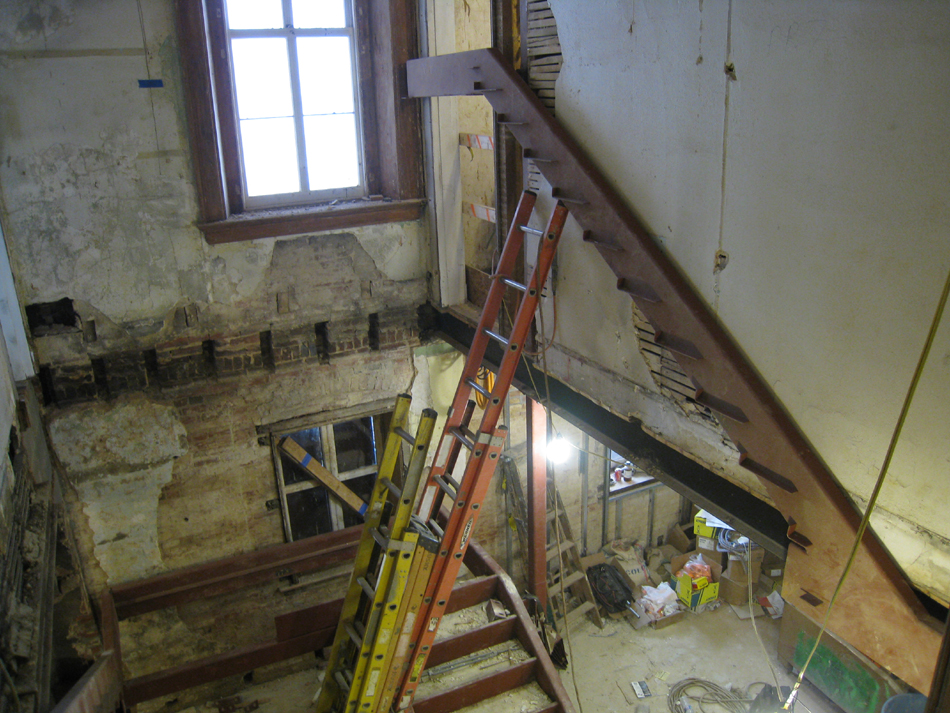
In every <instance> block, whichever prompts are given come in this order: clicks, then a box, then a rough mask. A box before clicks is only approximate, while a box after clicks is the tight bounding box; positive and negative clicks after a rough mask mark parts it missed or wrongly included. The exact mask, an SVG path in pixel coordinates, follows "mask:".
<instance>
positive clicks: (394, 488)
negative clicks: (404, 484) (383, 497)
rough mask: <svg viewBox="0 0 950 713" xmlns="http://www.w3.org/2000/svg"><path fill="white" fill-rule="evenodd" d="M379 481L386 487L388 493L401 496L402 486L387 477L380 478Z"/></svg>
mask: <svg viewBox="0 0 950 713" xmlns="http://www.w3.org/2000/svg"><path fill="white" fill-rule="evenodd" d="M380 482H381V483H382V484H383V485H384V486H386V489H387V490H388V491H389V492H390V493H392V494H393V495H394V496H396V497H397V498H401V497H402V488H400V487H399V486H398V485H396V484H395V483H394V482H393V481H391V480H390V479H389V478H383V479H382V480H380Z"/></svg>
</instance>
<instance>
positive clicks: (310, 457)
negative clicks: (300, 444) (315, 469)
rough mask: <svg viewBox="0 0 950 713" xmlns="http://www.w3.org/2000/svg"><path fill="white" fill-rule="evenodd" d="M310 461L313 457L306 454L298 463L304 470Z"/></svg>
mask: <svg viewBox="0 0 950 713" xmlns="http://www.w3.org/2000/svg"><path fill="white" fill-rule="evenodd" d="M312 460H313V456H312V455H310V454H309V453H308V454H307V455H305V456H304V457H303V460H302V461H300V465H302V466H303V467H304V468H306V467H307V463H309V462H310V461H312Z"/></svg>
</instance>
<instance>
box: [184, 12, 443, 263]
mask: <svg viewBox="0 0 950 713" xmlns="http://www.w3.org/2000/svg"><path fill="white" fill-rule="evenodd" d="M352 11H353V27H354V32H355V34H356V48H357V56H358V62H357V66H358V72H359V77H358V86H359V92H358V94H359V96H358V103H359V105H360V109H361V111H360V121H361V123H362V126H363V160H364V164H363V168H364V176H365V190H366V193H367V196H366V197H364V198H363V199H357V200H353V201H344V200H331V201H330V202H322V203H317V204H309V205H288V206H284V207H279V208H276V207H274V208H261V209H253V210H252V209H248V208H247V207H246V206H245V205H244V198H243V176H242V170H243V169H242V167H241V160H240V147H239V134H238V126H237V113H236V111H235V97H234V88H233V80H232V70H231V65H230V61H229V57H230V52H229V51H228V30H227V28H226V27H225V16H226V13H225V11H224V0H177V2H176V13H177V24H178V37H179V48H180V53H181V63H182V75H183V83H184V94H185V110H186V116H187V121H188V127H189V135H190V143H191V151H192V163H193V166H194V171H195V179H196V188H197V194H198V195H197V197H198V207H199V220H198V227H199V229H201V231H202V232H203V233H204V236H205V239H206V240H207V242H209V243H211V244H219V243H227V242H236V241H242V240H254V239H258V238H266V237H280V236H286V235H299V234H303V233H311V232H319V231H324V230H337V229H341V228H352V227H358V226H362V225H375V224H380V223H390V222H402V221H411V220H418V219H419V218H421V217H422V214H423V211H424V208H425V199H424V196H425V188H424V170H423V169H424V167H423V160H422V155H423V150H422V132H421V117H420V110H419V106H418V103H417V102H415V101H414V100H410V99H407V98H405V97H406V94H407V92H406V87H405V63H406V61H407V60H409V59H411V58H413V57H416V56H418V49H417V48H418V30H417V20H416V12H415V5H414V3H413V2H411V0H352Z"/></svg>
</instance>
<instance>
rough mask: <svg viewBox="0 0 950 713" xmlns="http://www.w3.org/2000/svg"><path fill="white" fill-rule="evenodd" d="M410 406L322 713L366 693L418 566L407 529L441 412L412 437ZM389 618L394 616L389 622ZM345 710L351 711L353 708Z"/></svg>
mask: <svg viewBox="0 0 950 713" xmlns="http://www.w3.org/2000/svg"><path fill="white" fill-rule="evenodd" d="M409 406H410V397H409V396H407V395H405V394H403V395H401V396H400V397H399V398H398V399H397V402H396V409H395V411H394V414H393V419H392V421H391V422H390V428H389V433H388V436H387V439H386V447H385V449H384V452H383V458H382V460H381V461H380V463H381V465H380V470H379V474H378V475H377V477H376V484H375V485H374V486H373V494H372V497H371V498H370V503H369V506H368V509H367V512H366V517H365V519H364V527H363V534H362V536H361V538H360V544H359V547H358V549H357V556H356V560H355V562H354V569H353V573H352V575H351V578H350V584H349V587H348V588H347V594H346V597H345V598H344V603H343V610H342V612H341V615H340V623H339V625H338V626H337V631H336V634H335V636H334V640H333V644H332V647H331V651H330V656H329V660H328V662H327V674H326V676H325V678H324V683H323V686H322V687H321V689H320V691H319V692H318V694H317V696H316V697H315V702H316V710H317V712H318V713H328V712H329V711H330V710H332V709H333V708H334V706H336V705H338V704H339V703H341V702H342V700H343V699H344V694H345V701H346V703H347V704H348V703H349V702H351V701H352V700H353V699H354V698H355V697H356V696H357V695H358V694H359V693H360V692H361V690H362V684H363V680H364V675H365V672H366V668H367V666H366V664H367V663H368V658H369V657H368V656H364V655H363V654H364V653H367V652H372V651H373V650H374V647H376V645H377V642H376V637H377V634H378V631H379V630H380V627H381V626H384V625H387V624H389V623H390V620H391V618H392V616H393V611H392V610H391V609H390V605H391V604H392V601H393V599H394V598H396V599H397V611H398V597H400V596H401V595H402V592H403V590H404V586H398V582H399V581H400V580H405V578H406V576H408V571H409V568H410V567H411V564H412V552H413V550H414V546H415V542H416V538H417V537H418V536H417V535H412V533H408V534H407V532H406V530H407V526H408V525H409V523H410V518H411V516H412V510H413V506H414V505H415V498H416V494H417V492H418V489H419V484H420V483H421V481H422V474H423V471H424V469H425V460H426V456H427V454H428V449H429V444H430V443H431V440H432V434H433V431H434V430H435V422H436V418H437V416H438V414H437V413H436V412H435V411H434V410H433V409H424V410H423V411H422V414H421V416H420V419H419V426H418V428H417V432H416V436H415V438H412V437H410V438H408V439H407V438H406V435H407V434H406V431H405V427H406V425H407V423H408V416H409ZM403 441H406V442H407V443H410V444H411V446H412V454H411V455H410V458H409V463H408V465H407V466H406V468H405V473H404V477H403V478H402V481H403V482H402V487H401V488H398V487H395V486H394V482H395V477H394V476H395V472H396V468H397V466H398V464H399V461H400V455H401V452H402V443H403ZM396 492H398V493H399V496H398V498H396V500H395V506H394V507H393V508H392V510H391V512H390V513H389V522H388V525H389V527H388V528H384V527H383V523H382V519H383V515H384V514H385V513H386V504H387V502H388V501H389V498H390V496H395V494H396ZM406 554H408V555H409V557H408V558H406V557H405V556H404V555H406ZM370 569H373V570H374V572H373V573H372V574H373V575H375V576H374V577H373V578H374V581H373V583H372V585H370V584H369V577H370V574H371V572H370ZM394 587H395V589H394ZM383 614H386V615H387V616H388V617H389V618H388V619H385V620H384V619H383V616H382V615H383ZM363 619H365V621H363ZM357 623H359V624H360V625H361V626H363V632H362V635H361V640H360V643H359V644H357V642H356V641H355V640H353V639H352V638H351V630H355V629H358V627H356V626H355V625H356V624H357ZM344 659H347V660H346V661H344ZM351 667H352V668H351ZM341 672H345V673H347V674H349V676H348V677H347V676H342V679H343V680H346V681H347V686H346V687H343V686H341V684H340V680H341V677H338V676H337V674H338V673H341ZM345 707H347V709H350V707H349V706H345Z"/></svg>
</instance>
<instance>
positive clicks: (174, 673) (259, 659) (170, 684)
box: [125, 625, 336, 706]
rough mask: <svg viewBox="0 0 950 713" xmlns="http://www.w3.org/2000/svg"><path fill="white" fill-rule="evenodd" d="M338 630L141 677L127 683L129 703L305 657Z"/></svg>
mask: <svg viewBox="0 0 950 713" xmlns="http://www.w3.org/2000/svg"><path fill="white" fill-rule="evenodd" d="M335 632H336V625H334V626H332V627H330V628H327V629H321V630H319V631H314V632H310V633H309V634H304V635H303V636H298V637H296V638H294V639H289V640H287V641H270V642H268V643H266V644H258V645H256V646H245V647H243V648H240V649H235V650H234V651H229V652H227V653H225V654H220V655H218V656H210V657H208V658H204V659H201V660H199V661H193V662H191V663H187V664H182V665H181V666H175V667H174V668H169V669H165V670H164V671H159V672H157V673H152V674H149V675H147V676H138V677H137V678H133V679H132V680H130V681H127V682H126V684H125V702H126V705H128V706H134V705H135V704H137V703H141V702H142V701H148V700H151V699H153V698H160V697H161V696H167V695H169V694H171V693H176V692H177V691H183V690H185V689H186V688H192V687H194V686H200V685H202V684H204V683H210V682H211V681H217V680H220V679H222V678H226V677H227V676H234V675H239V674H244V673H247V672H248V671H253V670H254V669H256V668H260V667H261V666H267V665H269V664H273V663H278V662H279V661H286V660H287V659H291V658H294V657H295V656H302V655H304V654H306V653H310V652H311V651H316V650H317V649H322V648H323V647H324V646H328V645H329V644H330V643H331V642H332V641H333V634H334V633H335Z"/></svg>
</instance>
